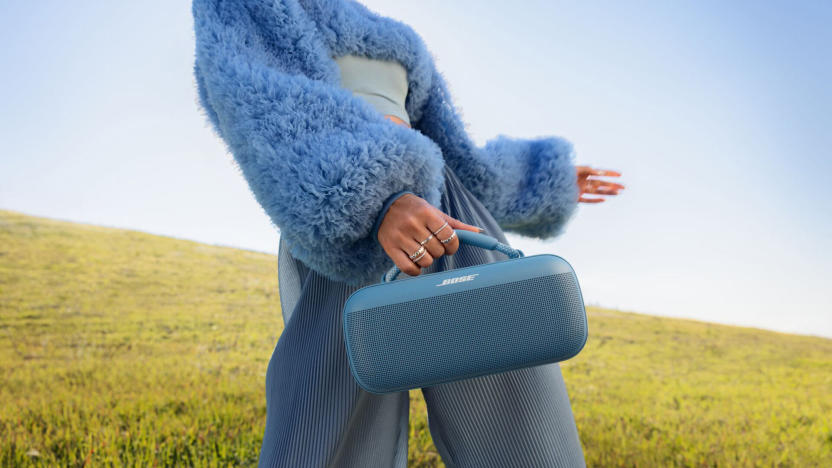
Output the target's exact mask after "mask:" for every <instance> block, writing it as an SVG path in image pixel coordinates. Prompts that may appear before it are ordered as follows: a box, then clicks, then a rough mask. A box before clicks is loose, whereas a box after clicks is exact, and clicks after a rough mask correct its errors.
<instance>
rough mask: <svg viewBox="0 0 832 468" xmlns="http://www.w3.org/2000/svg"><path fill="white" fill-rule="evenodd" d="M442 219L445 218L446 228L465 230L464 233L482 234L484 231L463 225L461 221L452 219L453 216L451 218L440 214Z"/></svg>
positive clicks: (445, 214)
mask: <svg viewBox="0 0 832 468" xmlns="http://www.w3.org/2000/svg"><path fill="white" fill-rule="evenodd" d="M442 217H443V218H445V221H447V222H448V226H450V227H452V228H454V229H463V230H466V231H473V232H483V231H484V229H483V228H480V227H477V226H472V225H470V224H466V223H463V222H462V221H460V220H458V219H456V218H454V217H453V216H451V215H449V214H447V213H442Z"/></svg>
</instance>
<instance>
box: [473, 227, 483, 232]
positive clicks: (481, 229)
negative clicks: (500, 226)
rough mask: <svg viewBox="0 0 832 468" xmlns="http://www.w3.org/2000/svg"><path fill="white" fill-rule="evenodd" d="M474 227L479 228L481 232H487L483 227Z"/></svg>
mask: <svg viewBox="0 0 832 468" xmlns="http://www.w3.org/2000/svg"><path fill="white" fill-rule="evenodd" d="M474 227H475V228H477V229H479V230H480V232H485V229H483V228H481V227H479V226H474Z"/></svg>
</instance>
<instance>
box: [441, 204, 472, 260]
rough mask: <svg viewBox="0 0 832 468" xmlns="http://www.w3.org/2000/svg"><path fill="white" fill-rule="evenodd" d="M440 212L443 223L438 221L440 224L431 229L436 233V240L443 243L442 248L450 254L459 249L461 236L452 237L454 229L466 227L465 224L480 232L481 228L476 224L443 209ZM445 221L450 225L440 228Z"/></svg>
mask: <svg viewBox="0 0 832 468" xmlns="http://www.w3.org/2000/svg"><path fill="white" fill-rule="evenodd" d="M439 213H440V216H441V217H442V219H443V221H442V222H441V223H437V224H438V226H431V228H430V229H431V231H433V232H435V233H436V236H435V237H436V241H437V242H439V244H440V245H442V249H443V250H444V251H445V253H446V254H448V255H453V254H455V253H456V251H457V250H458V249H459V237H458V236H453V238H451V236H452V235H453V234H454V229H457V228H459V229H464V227H463V226H465V227H468V228H469V229H468V230H469V231H474V232H479V229H478V228H475V226H471V225H470V224H465V223H463V222H462V221H460V220H458V219H456V218H453V217H451V216H450V215H448V214H446V213H443V212H441V211H440V212H439ZM445 222H447V223H448V225H447V226H445V228H444V229H442V230H441V231H440V230H439V229H440V228H441V227H442V225H443V224H445ZM470 228H475V229H470ZM449 239H450V240H449ZM442 241H445V242H442Z"/></svg>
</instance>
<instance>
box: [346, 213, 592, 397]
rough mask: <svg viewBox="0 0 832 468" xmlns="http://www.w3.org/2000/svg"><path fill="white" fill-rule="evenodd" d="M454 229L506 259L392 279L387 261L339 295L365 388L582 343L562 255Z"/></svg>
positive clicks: (500, 365)
mask: <svg viewBox="0 0 832 468" xmlns="http://www.w3.org/2000/svg"><path fill="white" fill-rule="evenodd" d="M456 233H457V236H459V240H460V242H462V243H464V244H470V245H474V246H477V247H481V248H484V249H489V250H497V251H500V252H503V253H505V254H506V255H508V256H509V258H508V259H506V260H502V261H497V262H492V263H485V264H482V265H474V266H470V267H465V268H458V269H455V270H446V271H441V272H436V273H428V274H421V275H419V276H412V277H411V276H406V275H405V277H403V278H402V279H399V280H395V279H396V277H397V276H398V274H399V273H400V270H399V269H398V268H397V267H395V266H394V267H393V268H391V269H390V270H389V271H388V272H387V273H385V274H384V276H383V277H382V282H381V283H379V284H374V285H371V286H366V287H363V288H361V289H359V290H357V291H355V292H353V293H352V294H351V295H350V297H349V298H348V299H347V301H346V303H345V304H344V311H343V326H344V330H343V331H344V342H345V346H346V350H347V358H348V361H349V366H350V372H351V373H352V375H353V377H354V378H355V380H356V382H357V383H358V385H360V386H361V387H362V388H363V389H365V390H367V391H368V392H372V393H391V392H396V391H401V390H410V389H414V388H423V387H430V386H432V385H437V384H441V383H446V382H452V381H456V380H462V379H468V378H472V377H477V376H480V375H486V374H493V373H498V372H504V371H509V370H513V369H520V368H524V367H531V366H535V365H541V364H548V363H552V362H559V361H564V360H566V359H569V358H571V357H573V356H575V355H576V354H578V353H579V352H580V351H581V349H583V347H584V344H586V339H587V320H586V310H585V309H584V302H583V298H582V296H581V289H580V287H579V286H578V278H577V277H576V275H575V272H574V270H573V269H572V267H571V266H570V265H569V263H567V262H566V261H565V260H564V259H562V258H560V257H558V256H557V255H551V254H541V255H531V256H528V257H526V256H524V255H523V253H522V251H520V250H517V249H514V248H512V247H510V246H508V245H506V244H503V243H500V242H499V241H497V239H495V238H493V237H490V236H486V235H484V234H479V233H475V232H471V231H465V230H457V231H456ZM394 280H395V281H394Z"/></svg>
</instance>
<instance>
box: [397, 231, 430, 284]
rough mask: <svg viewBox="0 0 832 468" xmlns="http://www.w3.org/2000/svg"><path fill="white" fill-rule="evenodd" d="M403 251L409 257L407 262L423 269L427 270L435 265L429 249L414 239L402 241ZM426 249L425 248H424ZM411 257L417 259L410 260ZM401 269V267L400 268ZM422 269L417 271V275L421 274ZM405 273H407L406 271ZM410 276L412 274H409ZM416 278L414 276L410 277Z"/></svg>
mask: <svg viewBox="0 0 832 468" xmlns="http://www.w3.org/2000/svg"><path fill="white" fill-rule="evenodd" d="M401 246H402V251H403V252H404V253H405V254H406V255H407V260H408V261H409V262H410V263H412V264H416V265H418V266H419V267H421V268H427V267H429V266H430V265H431V264H432V263H433V256H431V254H430V252H428V250H427V247H425V246H422V245H419V242H417V241H415V240H413V239H408V238H405V239H402V241H401ZM423 247H424V248H423ZM411 255H415V258H412V259H411V258H410V256H411ZM399 269H401V267H399ZM402 271H404V270H402ZM420 272H421V271H420V269H419V270H416V271H415V274H416V275H418V274H419V273H420ZM405 273H407V272H406V271H405ZM408 274H409V275H410V273H408ZM410 276H414V275H410Z"/></svg>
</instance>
